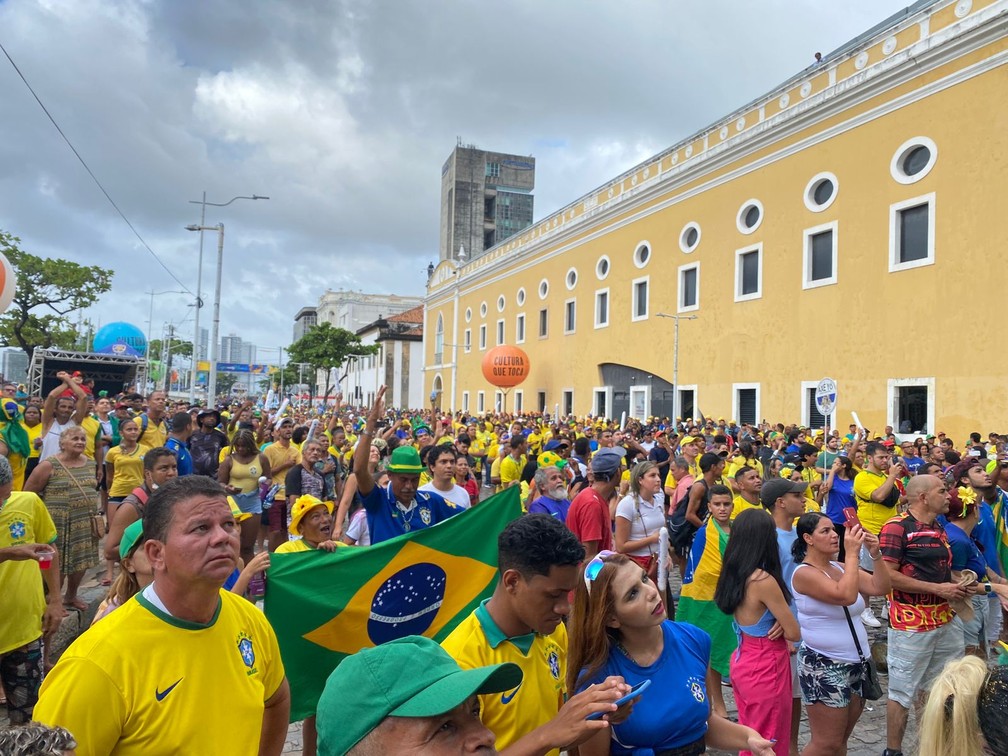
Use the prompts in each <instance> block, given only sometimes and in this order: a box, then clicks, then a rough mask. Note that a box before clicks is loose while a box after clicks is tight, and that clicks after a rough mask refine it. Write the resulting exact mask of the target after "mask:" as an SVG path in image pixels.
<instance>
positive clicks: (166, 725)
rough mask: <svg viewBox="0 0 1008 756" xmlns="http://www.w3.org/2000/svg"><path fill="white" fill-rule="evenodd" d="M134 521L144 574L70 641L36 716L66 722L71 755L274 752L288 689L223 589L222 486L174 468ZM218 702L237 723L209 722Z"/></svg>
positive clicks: (260, 636)
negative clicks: (149, 578)
mask: <svg viewBox="0 0 1008 756" xmlns="http://www.w3.org/2000/svg"><path fill="white" fill-rule="evenodd" d="M143 533H144V537H145V538H146V539H147V540H146V542H145V543H144V544H143V546H142V548H143V549H144V553H145V555H146V556H147V560H148V561H149V562H150V564H151V567H152V569H153V571H154V582H153V583H152V584H151V585H149V586H147V587H146V588H145V589H144V590H143V591H142V592H140V593H138V594H137V595H135V596H134V597H133V598H131V599H130V600H129V601H127V602H126V603H125V604H123V605H122V606H121V607H120V608H119V609H117V610H116V611H114V612H112V614H110V615H109V616H107V617H106V618H105V619H103V620H102V621H101V622H99V623H98V624H96V625H94V626H93V627H92V628H91V629H90V630H88V632H86V633H84V634H83V635H81V636H80V637H79V638H78V639H77V640H76V641H74V643H73V644H71V646H70V648H68V649H67V650H66V652H65V653H64V654H63V656H62V657H61V658H60V660H59V661H58V662H57V663H56V666H55V667H54V668H53V670H52V672H50V673H49V675H48V676H47V677H46V679H45V681H44V682H43V683H42V689H41V692H40V694H39V702H38V704H37V705H36V707H35V712H34V716H35V719H36V720H38V721H39V722H42V723H43V724H48V725H54V726H55V725H58V726H60V727H65V728H66V729H68V730H69V731H70V732H72V733H73V734H74V736H75V737H76V738H77V742H78V744H79V745H78V748H77V753H78V754H80V755H81V756H92V755H93V754H109V753H116V754H120V755H121V756H129V755H130V754H144V756H158V755H160V754H165V755H166V756H167V754H179V753H195V752H199V753H222V754H223V753H235V754H238V753H241V754H256V753H258V754H279V753H280V752H281V750H282V749H283V745H284V739H285V738H286V735H287V720H288V715H289V714H290V689H289V688H288V686H287V679H286V677H285V675H284V668H283V662H282V661H281V660H280V649H279V647H278V645H277V639H276V635H274V633H273V629H272V628H271V627H270V625H269V623H268V622H267V621H266V618H265V616H264V615H263V614H262V612H260V611H259V610H258V609H257V608H256V607H255V606H254V605H253V604H251V603H249V602H248V601H246V600H245V599H243V598H242V597H240V596H237V595H234V594H232V593H230V592H227V591H222V590H221V587H222V586H223V585H224V581H225V580H227V578H228V577H229V576H230V575H231V573H232V572H233V571H234V569H235V566H236V565H237V562H238V525H237V523H236V522H235V518H234V515H233V514H232V512H231V507H230V506H229V505H228V502H227V497H226V496H225V493H224V489H223V488H222V487H221V486H220V485H219V484H218V483H217V482H216V481H213V480H210V479H209V478H206V477H204V476H202V475H189V476H185V477H181V478H173V479H172V480H170V481H168V482H167V483H166V484H165V485H163V486H162V487H161V488H159V489H158V490H157V491H155V492H154V494H153V495H152V496H151V498H150V500H149V501H148V502H147V508H146V510H145V511H144V519H143ZM96 701H100V702H101V716H96V715H95V702H96ZM222 707H223V709H222ZM221 710H225V711H226V712H227V716H228V718H229V721H232V722H239V723H241V726H236V727H215V726H211V725H212V722H210V719H208V717H209V716H210V715H209V712H213V711H221Z"/></svg>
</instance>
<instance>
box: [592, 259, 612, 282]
mask: <svg viewBox="0 0 1008 756" xmlns="http://www.w3.org/2000/svg"><path fill="white" fill-rule="evenodd" d="M595 275H596V276H597V277H598V280H599V281H604V280H605V277H606V276H608V275H609V258H608V257H606V256H605V255H602V257H600V258H599V261H598V262H597V263H596V264H595Z"/></svg>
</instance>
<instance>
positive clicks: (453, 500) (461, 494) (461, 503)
mask: <svg viewBox="0 0 1008 756" xmlns="http://www.w3.org/2000/svg"><path fill="white" fill-rule="evenodd" d="M417 490H418V491H431V492H432V493H436V494H439V495H440V496H441V498H442V499H444V500H445V501H447V502H448V503H449V504H454V505H455V506H456V507H461V508H462V509H469V492H468V491H466V490H465V489H464V488H462V486H460V485H458V484H456V483H453V484H452V487H451V488H450V489H449V490H447V491H442V490H441V489H440V488H438V487H437V486H435V485H434V481H431V482H430V483H425V484H424V485H422V486H420V488H418V489H417Z"/></svg>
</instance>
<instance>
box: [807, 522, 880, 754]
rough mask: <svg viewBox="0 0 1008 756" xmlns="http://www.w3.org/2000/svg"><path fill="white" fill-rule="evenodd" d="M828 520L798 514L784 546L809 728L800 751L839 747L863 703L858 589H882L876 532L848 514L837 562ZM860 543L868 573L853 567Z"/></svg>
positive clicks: (861, 592)
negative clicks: (791, 562) (871, 568)
mask: <svg viewBox="0 0 1008 756" xmlns="http://www.w3.org/2000/svg"><path fill="white" fill-rule="evenodd" d="M834 525H835V523H834V521H833V520H832V518H830V517H826V516H824V515H822V514H819V513H816V512H812V513H809V514H804V515H802V516H801V517H800V518H798V524H797V525H796V526H795V532H796V533H797V536H798V537H797V538H796V539H795V542H794V544H793V545H792V547H791V554H792V556H794V559H795V562H797V563H798V566H797V567H796V568H795V571H794V575H793V576H792V577H791V587H792V590H793V593H794V601H795V606H796V607H797V609H798V622H799V623H800V625H801V629H802V643H801V645H800V646H799V647H798V684H799V686H800V687H801V695H802V702H803V703H804V704H805V710H806V711H807V712H808V718H809V729H810V730H811V732H812V740H811V741H810V742H809V744H808V745H807V746H806V748H805V750H804V751H803V754H808V756H812V755H813V754H832V753H844V752H845V751H846V749H847V739H848V738H849V737H850V734H851V732H852V731H853V730H854V725H855V724H857V721H858V718H859V717H860V716H861V712H862V711H863V710H864V701H865V700H864V695H863V693H862V686H863V684H864V681H865V675H866V672H867V670H866V668H865V663H864V662H862V661H861V657H862V654H865V655H869V654H870V653H871V651H870V646H869V645H868V633H867V631H866V630H865V627H864V623H863V622H862V621H861V613H862V612H863V611H864V609H865V606H866V604H865V599H864V598H863V597H864V596H882V595H885V594H886V593H888V592H889V590H890V581H889V570H888V569H886V568H885V567H883V566H882V561H881V560H882V554H881V552H880V551H879V540H878V536H876V535H873V534H872V533H869V532H868V531H867V530H863V529H862V528H861V526H860V525H859V524H858V523H857V521H856V520H855V521H852V522H851V524H850V526H848V527H846V528H844V541H846V544H845V545H846V549H845V552H846V556H845V557H844V560H843V562H842V563H841V562H838V561H835V560H834V557H835V556H836V553H837V550H838V548H839V545H840V539H839V537H838V535H837V532H836V530H835V527H834ZM862 544H863V545H864V546H867V547H868V553H869V555H870V556H871V557H872V559H873V560H874V561H875V564H876V565H877V569H876V570H875V572H874V574H872V573H870V572H866V571H865V570H862V569H860V567H859V564H858V562H859V555H860V553H861V546H862ZM848 623H850V624H848ZM855 638H856V639H857V641H856V642H855ZM858 645H860V647H861V652H860V653H859V651H858ZM866 658H867V657H866Z"/></svg>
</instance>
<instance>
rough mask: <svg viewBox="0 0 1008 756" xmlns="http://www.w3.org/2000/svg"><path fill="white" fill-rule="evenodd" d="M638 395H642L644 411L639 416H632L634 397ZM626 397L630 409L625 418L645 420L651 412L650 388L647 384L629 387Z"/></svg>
mask: <svg viewBox="0 0 1008 756" xmlns="http://www.w3.org/2000/svg"><path fill="white" fill-rule="evenodd" d="M639 394H643V395H644V411H643V412H642V413H641V414H640V415H636V414H634V397H635V396H636V395H639ZM628 396H629V398H630V409H629V411H628V412H627V417H632V418H633V419H634V420H647V418H648V416H649V414H650V412H651V387H650V386H648V385H647V384H642V385H633V386H630V391H629V394H628Z"/></svg>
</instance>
